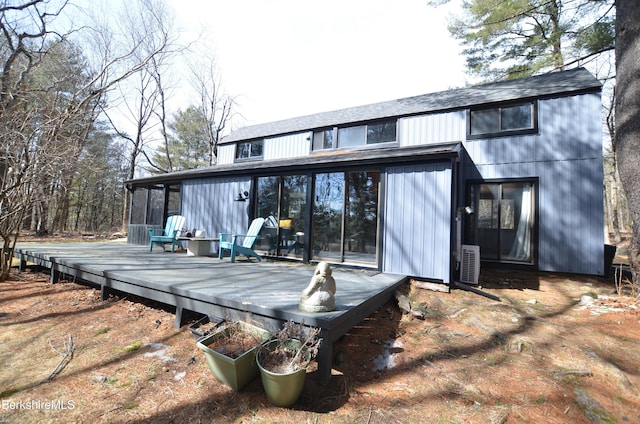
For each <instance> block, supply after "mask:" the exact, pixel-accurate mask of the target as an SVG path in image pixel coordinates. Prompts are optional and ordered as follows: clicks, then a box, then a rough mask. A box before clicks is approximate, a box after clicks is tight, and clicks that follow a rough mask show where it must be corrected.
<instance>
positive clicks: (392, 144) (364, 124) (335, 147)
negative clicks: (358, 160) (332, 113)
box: [309, 118, 400, 153]
mask: <svg viewBox="0 0 640 424" xmlns="http://www.w3.org/2000/svg"><path fill="white" fill-rule="evenodd" d="M398 121H399V118H388V119H376V120H373V121H365V122H356V123H349V124H346V125H335V126H332V127H320V128H315V129H313V130H311V140H312V142H311V143H310V146H309V150H310V152H311V153H319V152H330V151H334V150H363V149H371V148H381V147H383V148H385V147H398V146H399V145H400V143H399V141H398ZM385 122H393V123H395V124H396V136H395V140H394V141H386V142H381V143H367V139H366V135H367V128H366V127H368V126H369V125H378V124H383V123H385ZM353 127H365V139H364V143H362V144H358V145H354V146H338V143H339V137H338V131H339V130H340V129H344V128H353ZM329 130H331V131H332V132H333V140H332V146H331V148H327V149H314V148H313V137H314V136H315V134H316V133H318V132H321V131H329Z"/></svg>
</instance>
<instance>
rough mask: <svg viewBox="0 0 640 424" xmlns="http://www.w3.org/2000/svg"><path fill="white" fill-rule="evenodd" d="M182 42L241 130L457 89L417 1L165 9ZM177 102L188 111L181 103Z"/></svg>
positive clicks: (455, 50)
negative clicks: (228, 100)
mask: <svg viewBox="0 0 640 424" xmlns="http://www.w3.org/2000/svg"><path fill="white" fill-rule="evenodd" d="M167 1H168V3H169V4H170V5H171V6H172V7H173V8H174V10H175V14H176V21H175V24H176V26H177V27H178V28H179V29H180V31H181V34H182V37H183V38H184V39H185V40H189V39H195V38H196V37H197V36H198V34H203V36H204V37H205V38H206V40H207V43H208V44H207V45H209V46H210V47H211V49H213V51H214V53H215V56H216V58H217V69H218V71H219V72H220V75H221V84H222V86H223V88H224V89H225V90H226V91H227V93H228V94H229V95H232V96H235V97H236V100H237V111H238V112H239V113H240V114H241V115H242V117H243V120H242V122H240V123H238V122H236V123H235V124H234V125H235V126H236V127H238V126H244V125H253V124H258V123H264V122H270V121H276V120H281V119H287V118H293V117H297V116H303V115H308V114H313V113H319V112H325V111H331V110H336V109H341V108H346V107H352V106H360V105H364V104H369V103H375V102H381V101H386V100H393V99H397V98H402V97H410V96H415V95H420V94H425V93H431V92H436V91H442V90H446V89H449V88H454V87H461V86H464V85H465V83H466V81H467V78H466V76H465V74H464V59H463V57H462V56H461V54H460V52H461V48H460V46H459V45H458V43H457V41H456V40H454V39H453V38H452V37H451V36H450V35H449V32H448V31H447V16H448V15H449V13H450V11H451V10H455V6H441V7H439V8H433V7H430V6H428V5H427V0H394V1H391V0H386V1H385V0H323V1H308V0H297V1H295V0H226V1H222V0H215V1H214V0H167ZM182 102H188V99H183V100H182ZM186 106H188V104H186V105H183V106H182V107H186Z"/></svg>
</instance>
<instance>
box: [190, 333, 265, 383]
mask: <svg viewBox="0 0 640 424" xmlns="http://www.w3.org/2000/svg"><path fill="white" fill-rule="evenodd" d="M270 337H271V333H269V332H268V331H267V330H264V329H262V328H259V327H257V326H255V325H251V324H248V323H246V322H243V321H236V322H228V321H225V322H224V323H223V324H221V325H219V326H218V327H217V329H216V330H215V331H214V332H212V333H211V334H209V335H208V336H205V337H202V338H200V339H198V341H197V342H196V345H197V346H198V348H199V349H200V350H202V352H203V353H204V355H205V358H206V360H207V364H208V365H209V369H210V370H211V372H212V373H213V376H214V377H215V378H216V380H218V381H220V382H221V383H224V384H226V385H227V386H229V387H231V388H232V389H234V390H236V391H239V390H240V389H242V388H243V387H244V386H246V385H247V384H248V383H249V382H250V381H251V380H253V379H254V378H256V377H257V376H258V374H259V371H258V367H257V365H256V359H255V357H256V350H257V349H258V347H259V346H260V345H261V344H262V343H263V342H264V341H265V340H268V339H269V338H270Z"/></svg>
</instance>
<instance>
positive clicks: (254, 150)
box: [236, 140, 264, 160]
mask: <svg viewBox="0 0 640 424" xmlns="http://www.w3.org/2000/svg"><path fill="white" fill-rule="evenodd" d="M263 147H264V140H253V141H245V142H242V143H238V144H236V160H247V159H261V158H262V151H263Z"/></svg>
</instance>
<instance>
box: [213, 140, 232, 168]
mask: <svg viewBox="0 0 640 424" xmlns="http://www.w3.org/2000/svg"><path fill="white" fill-rule="evenodd" d="M235 155H236V145H235V144H223V145H220V146H218V158H217V160H218V162H217V164H218V165H229V164H232V163H233V161H234V160H235Z"/></svg>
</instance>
